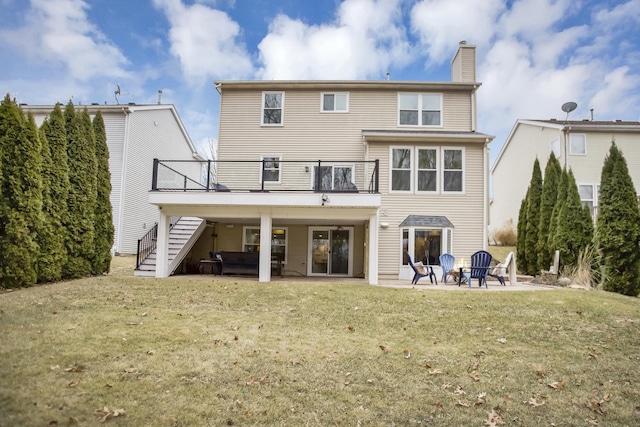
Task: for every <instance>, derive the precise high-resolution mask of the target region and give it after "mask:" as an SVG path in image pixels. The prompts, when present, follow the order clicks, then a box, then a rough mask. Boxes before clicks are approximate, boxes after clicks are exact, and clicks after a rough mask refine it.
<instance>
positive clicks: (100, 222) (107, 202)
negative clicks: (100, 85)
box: [93, 111, 114, 274]
mask: <svg viewBox="0 0 640 427" xmlns="http://www.w3.org/2000/svg"><path fill="white" fill-rule="evenodd" d="M93 132H94V134H95V141H96V163H97V180H96V185H97V191H96V210H95V223H94V228H95V233H96V234H95V236H96V239H95V242H94V246H95V251H96V252H95V253H96V255H95V258H94V266H93V268H94V272H95V273H96V274H100V273H107V272H108V271H109V266H110V264H111V247H112V246H113V233H114V229H113V212H112V207H111V199H110V198H109V196H110V195H111V173H110V172H109V148H108V147H107V133H106V131H105V128H104V119H103V118H102V113H101V112H100V111H98V112H97V113H96V116H95V117H94V119H93Z"/></svg>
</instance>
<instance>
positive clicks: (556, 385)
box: [547, 381, 567, 390]
mask: <svg viewBox="0 0 640 427" xmlns="http://www.w3.org/2000/svg"><path fill="white" fill-rule="evenodd" d="M547 385H548V386H549V387H551V388H552V389H554V390H562V389H563V388H564V386H566V385H567V382H566V381H555V382H552V383H551V384H547Z"/></svg>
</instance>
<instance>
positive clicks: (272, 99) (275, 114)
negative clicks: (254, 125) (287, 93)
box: [262, 92, 284, 126]
mask: <svg viewBox="0 0 640 427" xmlns="http://www.w3.org/2000/svg"><path fill="white" fill-rule="evenodd" d="M283 118H284V92H263V93H262V124H263V125H271V126H273V125H282V123H283Z"/></svg>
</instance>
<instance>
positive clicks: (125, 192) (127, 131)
mask: <svg viewBox="0 0 640 427" xmlns="http://www.w3.org/2000/svg"><path fill="white" fill-rule="evenodd" d="M85 107H86V108H87V109H88V111H89V113H90V115H91V118H92V119H93V117H94V115H95V113H96V111H97V110H100V111H101V112H102V116H103V118H104V124H105V130H106V134H107V146H108V148H109V169H110V172H111V187H112V188H111V205H112V208H113V223H114V227H115V236H114V250H115V252H116V253H120V254H135V253H136V250H137V242H138V239H140V238H141V237H142V236H143V235H144V234H145V233H146V232H147V231H148V229H149V228H151V227H152V226H153V225H154V224H155V223H156V222H157V221H158V208H157V207H156V206H154V205H151V204H149V203H148V192H149V190H150V189H151V176H150V174H149V171H150V170H151V168H152V166H153V159H154V158H169V159H175V160H201V157H200V156H199V155H198V154H197V152H196V149H195V147H194V145H193V143H192V142H191V139H190V138H189V135H188V134H187V131H186V129H185V128H184V125H183V124H182V121H181V120H180V116H178V112H177V111H176V109H175V107H174V106H173V105H170V104H151V105H137V104H127V105H98V104H93V105H88V106H84V105H76V106H75V109H76V112H82V110H83V109H84V108H85ZM21 108H22V110H23V111H25V112H27V111H31V112H32V113H33V115H34V117H35V119H36V123H37V124H38V126H39V125H41V124H42V122H43V121H44V119H45V118H47V117H48V116H49V114H50V113H51V111H52V110H53V106H52V105H39V106H34V105H24V104H23V105H21ZM62 108H63V109H64V105H63V106H62ZM190 167H191V168H192V169H193V172H194V173H199V170H200V169H199V166H198V165H197V164H193V165H191V166H190Z"/></svg>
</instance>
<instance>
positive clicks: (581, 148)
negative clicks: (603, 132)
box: [569, 133, 587, 156]
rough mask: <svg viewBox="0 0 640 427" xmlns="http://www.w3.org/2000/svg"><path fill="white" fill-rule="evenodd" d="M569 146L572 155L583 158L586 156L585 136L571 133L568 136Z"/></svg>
mask: <svg viewBox="0 0 640 427" xmlns="http://www.w3.org/2000/svg"><path fill="white" fill-rule="evenodd" d="M569 146H570V150H571V154H572V155H574V156H575V155H578V156H584V155H585V154H587V135H584V134H580V133H572V134H571V135H569Z"/></svg>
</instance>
